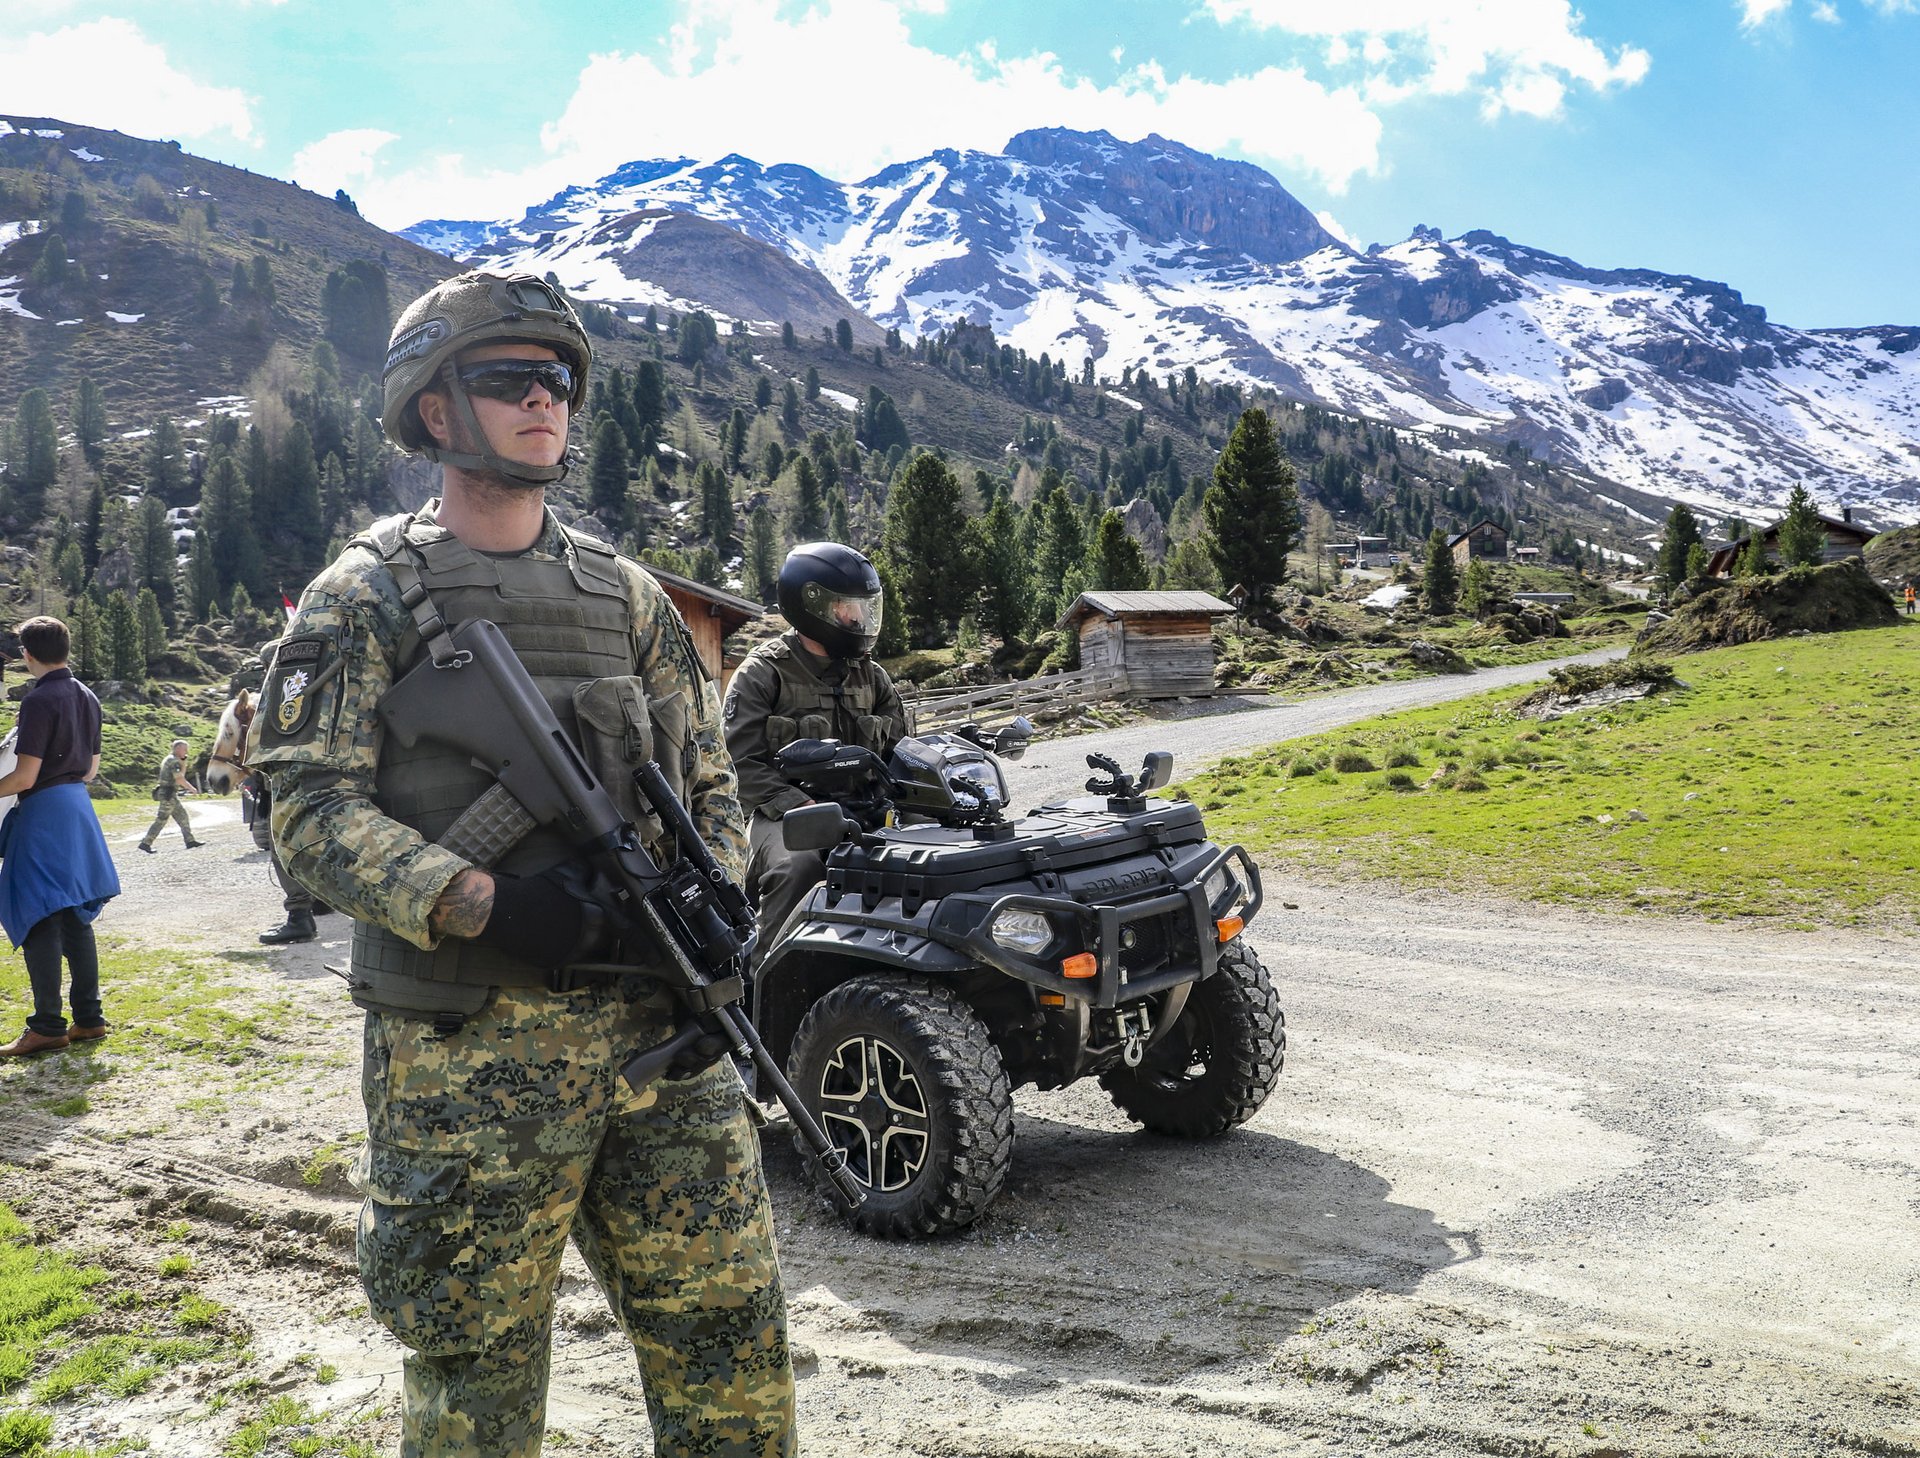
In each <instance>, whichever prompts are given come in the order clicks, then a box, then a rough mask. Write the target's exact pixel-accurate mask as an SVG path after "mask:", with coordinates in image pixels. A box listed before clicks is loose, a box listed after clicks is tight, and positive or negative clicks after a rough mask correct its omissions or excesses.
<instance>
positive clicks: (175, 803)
mask: <svg viewBox="0 0 1920 1458" xmlns="http://www.w3.org/2000/svg"><path fill="white" fill-rule="evenodd" d="M190 752H191V747H190V746H189V745H188V743H187V741H186V740H184V739H176V740H174V741H173V746H172V748H171V750H170V752H169V753H168V755H167V757H166V758H165V759H163V760H161V761H160V774H159V778H158V779H157V780H156V782H155V783H154V787H153V798H154V799H155V800H157V801H159V802H160V808H159V809H157V810H155V811H154V812H153V824H151V825H149V826H148V827H147V833H146V834H145V835H143V836H141V837H140V849H141V850H143V851H145V852H146V853H147V854H148V855H152V854H153V843H154V842H155V841H156V840H158V839H159V838H160V832H161V831H163V830H165V829H166V828H167V822H168V821H169V820H171V821H172V822H173V823H174V824H175V825H177V826H179V827H180V838H181V839H182V840H184V841H185V842H186V843H187V849H188V850H194V849H196V848H197V847H199V846H203V845H205V844H206V842H205V841H204V840H196V839H195V838H194V834H193V821H191V820H190V819H188V818H187V807H186V806H185V805H182V804H181V803H180V797H181V796H182V795H191V794H194V793H196V791H195V790H194V788H193V784H192V782H191V781H189V780H188V779H187V755H188V754H189V753H190Z"/></svg>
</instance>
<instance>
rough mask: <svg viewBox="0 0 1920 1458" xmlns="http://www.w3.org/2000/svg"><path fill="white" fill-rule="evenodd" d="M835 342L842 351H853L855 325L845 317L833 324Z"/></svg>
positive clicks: (848, 352)
mask: <svg viewBox="0 0 1920 1458" xmlns="http://www.w3.org/2000/svg"><path fill="white" fill-rule="evenodd" d="M833 342H834V343H835V344H836V345H838V346H839V348H840V350H841V352H842V353H845V354H851V353H852V352H853V325H851V324H849V323H848V322H847V321H846V320H845V319H842V320H840V322H839V323H837V324H835V325H834V326H833Z"/></svg>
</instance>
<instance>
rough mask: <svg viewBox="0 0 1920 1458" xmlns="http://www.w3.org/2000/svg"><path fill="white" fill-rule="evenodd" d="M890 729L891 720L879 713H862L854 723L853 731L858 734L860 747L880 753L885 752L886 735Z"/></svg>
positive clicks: (891, 729)
mask: <svg viewBox="0 0 1920 1458" xmlns="http://www.w3.org/2000/svg"><path fill="white" fill-rule="evenodd" d="M892 731H893V721H892V720H890V719H887V718H886V717H884V716H883V715H880V714H862V715H861V716H860V717H859V718H858V719H857V720H856V721H855V725H854V732H855V733H857V734H858V735H859V736H860V747H861V748H863V749H871V750H872V751H873V752H874V753H875V754H880V755H884V754H885V753H886V752H887V736H888V734H890V733H891V732H892Z"/></svg>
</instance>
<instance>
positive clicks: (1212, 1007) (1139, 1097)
mask: <svg viewBox="0 0 1920 1458" xmlns="http://www.w3.org/2000/svg"><path fill="white" fill-rule="evenodd" d="M1286 1053H1287V1020H1286V1016H1285V1015H1284V1014H1283V1013H1282V1012H1281V1011H1280V999H1279V998H1278V997H1276V996H1275V995H1274V991H1273V983H1272V982H1271V981H1270V980H1269V979H1268V977H1267V969H1266V968H1265V967H1263V966H1261V965H1260V958H1259V957H1258V956H1256V955H1255V954H1254V952H1253V949H1252V948H1250V947H1248V946H1246V945H1245V944H1244V943H1242V942H1238V941H1235V942H1230V943H1228V944H1227V945H1226V946H1225V947H1222V948H1221V949H1220V968H1219V970H1218V971H1217V972H1215V973H1214V974H1213V976H1211V977H1209V978H1207V980H1206V981H1204V982H1201V983H1198V984H1197V985H1195V987H1194V989H1193V991H1192V992H1191V993H1190V994H1189V995H1188V997H1187V1005H1186V1009H1185V1011H1183V1012H1182V1013H1181V1015H1180V1020H1179V1021H1178V1022H1177V1023H1175V1024H1174V1025H1173V1027H1172V1029H1171V1030H1170V1031H1169V1032H1168V1033H1167V1034H1166V1036H1165V1037H1163V1038H1161V1039H1160V1040H1159V1042H1157V1043H1155V1044H1154V1045H1153V1046H1152V1047H1150V1048H1149V1049H1147V1056H1146V1057H1145V1058H1144V1059H1143V1060H1142V1061H1141V1064H1140V1066H1139V1067H1138V1068H1127V1067H1125V1066H1121V1067H1118V1068H1112V1069H1109V1070H1108V1071H1107V1072H1105V1073H1103V1074H1101V1075H1100V1086H1101V1087H1102V1088H1104V1089H1105V1090H1106V1091H1107V1095H1108V1097H1110V1098H1111V1099H1112V1100H1113V1101H1114V1103H1115V1104H1117V1105H1118V1106H1119V1107H1120V1110H1121V1112H1122V1113H1124V1114H1126V1115H1128V1116H1129V1117H1131V1118H1133V1119H1137V1120H1138V1121H1139V1122H1140V1123H1142V1124H1144V1125H1146V1126H1147V1128H1149V1129H1151V1130H1153V1132H1154V1133H1156V1134H1172V1135H1175V1136H1177V1137H1179V1138H1182V1139H1211V1138H1213V1137H1215V1136H1216V1135H1220V1134H1224V1133H1226V1132H1227V1130H1229V1129H1231V1128H1233V1127H1235V1126H1236V1125H1239V1124H1244V1123H1246V1121H1247V1120H1248V1119H1251V1118H1252V1117H1253V1116H1254V1114H1255V1112H1257V1111H1258V1109H1259V1108H1260V1106H1261V1105H1262V1104H1263V1103H1265V1102H1266V1101H1267V1095H1268V1094H1270V1093H1272V1092H1273V1087H1274V1085H1275V1084H1276V1083H1278V1082H1279V1079H1280V1066H1281V1064H1282V1063H1284V1062H1285V1061H1286Z"/></svg>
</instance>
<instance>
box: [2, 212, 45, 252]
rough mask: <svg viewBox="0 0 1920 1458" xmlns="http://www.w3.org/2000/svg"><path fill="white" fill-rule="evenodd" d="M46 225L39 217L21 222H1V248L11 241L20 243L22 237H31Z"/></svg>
mask: <svg viewBox="0 0 1920 1458" xmlns="http://www.w3.org/2000/svg"><path fill="white" fill-rule="evenodd" d="M44 226H45V224H43V223H41V222H40V221H39V219H37V218H28V219H27V220H26V221H25V222H20V223H0V248H5V247H6V246H7V245H8V244H9V243H18V242H19V241H20V240H21V239H22V238H31V237H32V236H33V235H34V234H35V233H38V232H39V231H40V229H41V228H42V227H44Z"/></svg>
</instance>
